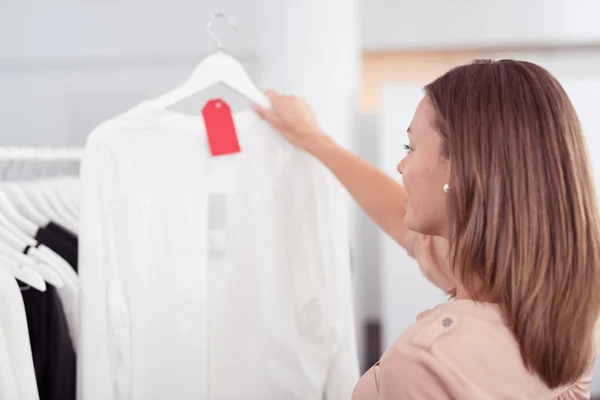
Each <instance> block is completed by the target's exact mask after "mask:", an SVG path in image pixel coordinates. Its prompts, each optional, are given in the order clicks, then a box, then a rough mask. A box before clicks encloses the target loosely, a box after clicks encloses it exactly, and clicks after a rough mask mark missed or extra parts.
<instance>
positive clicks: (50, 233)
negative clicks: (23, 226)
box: [35, 222, 79, 271]
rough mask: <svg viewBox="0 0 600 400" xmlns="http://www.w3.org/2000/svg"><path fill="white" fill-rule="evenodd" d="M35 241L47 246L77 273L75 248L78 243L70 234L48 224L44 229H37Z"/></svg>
mask: <svg viewBox="0 0 600 400" xmlns="http://www.w3.org/2000/svg"><path fill="white" fill-rule="evenodd" d="M35 240H37V241H38V243H40V244H43V245H45V246H48V247H49V248H50V249H51V250H53V251H54V252H56V254H58V255H59V256H61V257H62V258H63V259H64V260H65V261H66V262H67V263H69V265H70V266H71V267H73V269H74V270H75V271H77V262H78V249H77V246H78V242H79V241H78V239H77V236H75V235H74V234H73V233H72V232H70V231H68V230H67V229H65V228H63V227H62V226H60V225H58V224H55V223H54V222H50V223H49V224H48V225H46V226H45V227H43V228H40V229H38V231H37V233H36V235H35Z"/></svg>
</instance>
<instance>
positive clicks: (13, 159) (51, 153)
mask: <svg viewBox="0 0 600 400" xmlns="http://www.w3.org/2000/svg"><path fill="white" fill-rule="evenodd" d="M83 153H84V149H83V148H81V147H28V146H17V147H14V146H0V181H16V180H31V179H37V178H49V177H57V176H65V175H66V176H78V175H79V165H80V162H81V159H82V158H83Z"/></svg>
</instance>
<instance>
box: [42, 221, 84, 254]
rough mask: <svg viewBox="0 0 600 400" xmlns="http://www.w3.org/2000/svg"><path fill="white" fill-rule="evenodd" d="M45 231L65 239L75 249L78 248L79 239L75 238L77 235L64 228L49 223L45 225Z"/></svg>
mask: <svg viewBox="0 0 600 400" xmlns="http://www.w3.org/2000/svg"><path fill="white" fill-rule="evenodd" d="M45 229H46V230H48V231H50V232H52V233H54V234H55V235H56V236H58V237H61V238H63V239H65V240H66V241H67V242H69V243H71V244H72V245H73V246H75V248H77V247H78V246H79V239H78V238H77V235H75V234H74V233H73V232H71V231H70V230H68V229H67V228H65V227H64V226H62V225H59V224H57V223H55V222H52V221H50V222H49V223H48V225H46V227H45Z"/></svg>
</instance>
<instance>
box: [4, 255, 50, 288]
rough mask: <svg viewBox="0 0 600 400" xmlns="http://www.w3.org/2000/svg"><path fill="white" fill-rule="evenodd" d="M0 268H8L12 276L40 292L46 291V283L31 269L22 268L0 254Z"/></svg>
mask: <svg viewBox="0 0 600 400" xmlns="http://www.w3.org/2000/svg"><path fill="white" fill-rule="evenodd" d="M0 267H4V268H8V270H9V271H10V272H11V274H12V276H14V277H15V278H17V279H18V280H20V281H21V282H23V283H25V284H27V285H29V286H31V287H32V288H34V289H37V290H39V291H40V292H45V291H46V282H44V279H43V278H42V276H41V275H40V274H38V273H37V272H35V271H34V270H33V269H31V268H28V267H24V266H22V265H20V264H19V263H17V262H15V261H13V260H11V259H10V258H8V257H6V256H4V255H3V254H0Z"/></svg>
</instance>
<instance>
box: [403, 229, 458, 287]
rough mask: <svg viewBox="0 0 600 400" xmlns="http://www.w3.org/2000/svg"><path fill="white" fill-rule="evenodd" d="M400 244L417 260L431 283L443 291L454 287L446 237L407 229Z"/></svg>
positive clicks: (454, 279)
mask: <svg viewBox="0 0 600 400" xmlns="http://www.w3.org/2000/svg"><path fill="white" fill-rule="evenodd" d="M401 245H402V246H403V247H404V248H405V249H406V251H407V253H408V255H410V256H411V257H412V258H414V259H415V260H417V263H418V264H419V268H421V272H422V273H423V275H425V277H426V278H427V279H429V280H430V281H431V283H433V284H434V285H436V286H437V287H439V288H440V289H442V290H443V291H445V292H448V291H450V290H452V289H454V288H455V287H456V278H455V277H454V275H453V274H452V272H451V271H450V263H449V262H448V252H449V246H448V242H447V241H446V239H444V238H442V237H439V236H430V235H422V234H420V233H417V232H413V231H408V233H407V234H406V236H405V238H404V240H403V242H401Z"/></svg>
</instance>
